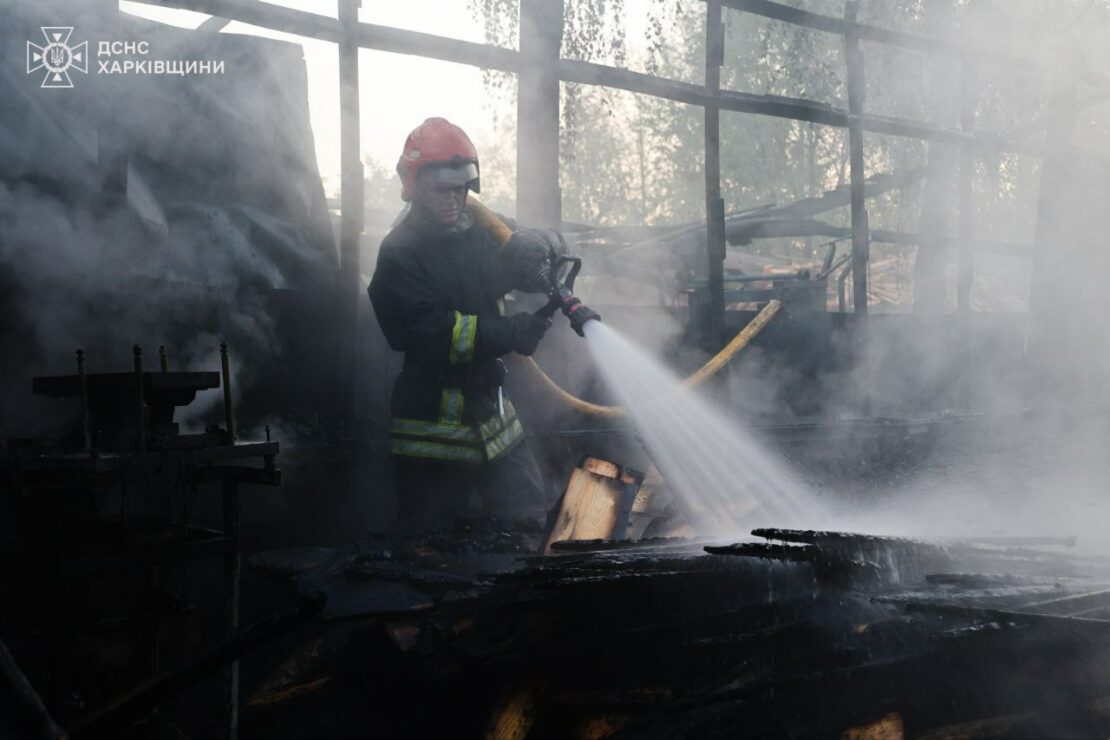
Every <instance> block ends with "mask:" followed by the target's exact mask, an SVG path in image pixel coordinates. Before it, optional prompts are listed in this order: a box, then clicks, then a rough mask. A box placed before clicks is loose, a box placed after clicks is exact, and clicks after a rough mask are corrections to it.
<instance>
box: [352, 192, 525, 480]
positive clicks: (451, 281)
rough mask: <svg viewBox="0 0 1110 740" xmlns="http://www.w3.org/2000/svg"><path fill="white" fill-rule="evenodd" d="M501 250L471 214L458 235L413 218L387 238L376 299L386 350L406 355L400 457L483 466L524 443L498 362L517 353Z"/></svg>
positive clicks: (398, 403) (396, 394) (399, 383)
mask: <svg viewBox="0 0 1110 740" xmlns="http://www.w3.org/2000/svg"><path fill="white" fill-rule="evenodd" d="M499 249H500V246H499V244H498V243H497V241H496V239H495V238H494V237H493V235H492V234H490V233H489V232H488V231H486V230H485V229H483V228H481V227H480V226H476V225H474V219H473V218H472V217H471V216H470V213H469V212H468V211H464V212H463V217H462V218H461V219H460V222H459V224H458V225H457V226H456V227H454V228H452V229H451V230H444V229H442V228H439V227H436V226H434V225H430V224H425V223H423V222H421V221H420V219H418V218H415V217H414V216H413V214H412V213H410V214H409V215H408V216H407V217H406V218H405V219H404V220H403V221H402V222H401V223H400V224H398V225H397V226H396V227H395V228H394V229H393V230H392V231H390V232H389V234H387V235H386V237H385V239H384V240H382V246H381V251H380V252H379V254H378V264H377V268H376V269H375V271H374V277H373V279H372V280H371V281H370V288H369V293H370V301H371V303H372V304H373V306H374V311H375V313H376V314H377V318H378V323H379V325H380V326H381V328H382V332H383V333H384V334H385V338H386V340H387V341H388V342H389V346H390V347H391V348H393V349H394V350H397V351H400V352H404V353H405V361H404V369H403V370H402V372H401V374H400V375H399V376H398V377H397V380H396V381H395V382H394V385H393V396H392V400H391V404H390V410H391V415H392V421H391V428H390V450H391V452H392V453H393V454H395V455H399V456H403V457H405V458H417V459H424V460H433V461H438V462H447V463H458V464H468V465H483V464H485V463H488V462H492V461H493V460H496V459H497V458H499V457H501V456H502V455H504V454H505V453H506V452H508V451H509V450H510V449H511V448H512V447H513V446H514V445H516V444H517V443H518V442H519V441H520V440H521V439H522V438H523V436H524V430H523V429H522V428H521V426H520V422H519V421H518V420H517V416H516V412H515V410H514V409H513V406H512V404H511V403H509V401H508V399H507V398H505V397H504V396H502V398H503V401H502V405H501V406H499V403H498V385H499V384H500V383H499V379H498V378H497V375H498V363H497V358H499V357H501V356H502V355H505V354H508V353H509V352H511V351H512V349H513V332H512V327H511V325H510V323H509V320H508V319H507V318H505V317H504V316H503V315H502V304H501V303H500V300H501V299H502V297H503V296H504V295H505V293H507V292H508V290H509V288H508V285H507V281H506V279H505V277H504V276H503V274H502V273H503V270H502V269H501V267H500V265H499V263H498V261H497V258H496V255H497V252H498V250H499ZM502 408H503V415H502V413H501V409H502Z"/></svg>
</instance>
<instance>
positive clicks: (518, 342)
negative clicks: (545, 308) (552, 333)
mask: <svg viewBox="0 0 1110 740" xmlns="http://www.w3.org/2000/svg"><path fill="white" fill-rule="evenodd" d="M509 321H510V322H511V324H512V327H513V349H514V350H516V352H517V353H518V354H522V355H524V356H525V357H527V356H529V355H531V354H532V353H533V352H535V351H536V347H537V346H538V345H539V343H540V340H541V339H543V335H544V332H546V331H547V329H548V327H550V326H551V322H550V321H548V320H547V319H545V318H542V317H540V316H535V315H534V314H530V313H528V312H527V311H521V312H520V313H516V314H513V315H512V316H510V317H509Z"/></svg>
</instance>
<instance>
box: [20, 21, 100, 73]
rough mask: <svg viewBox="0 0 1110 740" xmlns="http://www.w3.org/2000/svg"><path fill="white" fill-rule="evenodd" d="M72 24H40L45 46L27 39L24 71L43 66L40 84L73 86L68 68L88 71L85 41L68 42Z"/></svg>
mask: <svg viewBox="0 0 1110 740" xmlns="http://www.w3.org/2000/svg"><path fill="white" fill-rule="evenodd" d="M72 34H73V26H43V27H42V35H43V36H44V37H45V38H46V46H39V45H37V44H33V43H31V42H30V41H28V42H27V74H31V73H33V72H37V71H39V70H40V69H45V70H46V73H45V76H44V77H43V79H42V87H73V80H72V79H71V78H70V76H69V71H70V70H71V69H75V70H77V71H78V72H82V73H84V74H88V72H89V42H88V41H82V42H81V43H79V44H77V45H76V46H70V45H69V37H70V36H71V35H72Z"/></svg>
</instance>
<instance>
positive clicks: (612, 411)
mask: <svg viewBox="0 0 1110 740" xmlns="http://www.w3.org/2000/svg"><path fill="white" fill-rule="evenodd" d="M467 204H468V205H469V206H470V210H471V212H472V213H473V214H474V217H475V218H476V219H477V221H478V223H479V224H480V225H481V226H482V227H483V228H485V229H486V230H487V231H489V232H490V233H491V234H493V235H494V236H495V237H496V238H497V241H498V242H499V243H501V244H504V243H505V242H507V241H508V240H509V237H510V236H512V233H513V232H512V230H511V229H509V227H508V225H506V224H505V222H504V221H502V220H501V219H500V218H498V217H497V214H495V213H494V212H493V211H491V210H490V209H488V208H486V207H485V206H484V205H482V204H481V203H480V202H479V201H478V200H477V199H475V198H474V197H469V198H467ZM781 308H782V301H779V300H777V299H773V300H771V301H770V302H769V303H768V304H767V305H766V306H764V308H763V310H762V311H760V312H759V313H758V314H756V316H755V318H753V319H752V320H751V321H749V322H748V324H747V326H745V327H744V328H743V329H741V330H740V332H739V333H738V334H737V335H736V336H735V337H733V338H732V340H731V341H730V342H729V343H728V344H726V345H725V346H724V347H723V348H722V349H721V351H720V352H718V353H717V354H715V355H714V356H713V357H711V358H709V360H708V361H707V362H706V363H705V364H704V365H702V366H701V367H700V368H698V369H697V370H695V371H694V372H693V373H692V374H691V375H690V376H689V377H687V378H686V379H685V380H683V381H682V384H683V385H684V386H686V387H687V388H696V387H697V386H699V385H701V384H702V383H704V382H705V381H707V380H709V379H710V378H712V377H713V376H714V375H716V374H717V373H718V372H720V370H721V368H723V367H724V366H725V365H727V364H728V362H729V360H731V359H732V358H733V357H735V356H736V354H737V353H739V352H740V350H742V349H744V347H746V346H748V343H749V342H751V341H752V339H754V338H755V337H756V336H757V335H758V334H759V332H761V331H763V327H765V326H767V324H768V323H770V321H771V319H772V318H774V316H775V314H777V313H778V312H779V310H780V309H781ZM524 359H525V364H527V365H529V366H530V367H531V368H532V370H533V371H534V372H535V373H536V375H537V376H539V378H540V380H542V381H543V383H544V385H546V386H547V387H548V388H549V389H550V390H551V391H552V393H554V394H555V395H556V396H557V397H558V398H559V399H560V400H562V401H563V402H564V403H565V404H567V405H568V406H570V407H571V408H573V409H574V410H575V411H578V412H581V413H583V414H586V415H588V416H609V417H615V416H624V413H625V411H624V408H623V407H621V406H602V405H600V404H596V403H590V402H589V401H586V400H584V399H581V398H579V397H578V396H575V395H574V394H572V393H570V392H568V391H567V390H565V389H563V388H562V387H561V386H560V385H559V384H558V383H556V382H555V381H554V380H552V379H551V377H550V376H549V375H548V374H547V373H545V372H544V371H543V368H542V367H540V366H539V364H538V363H537V362H536V361H535V360H534V359H532V358H531V357H526V358H524Z"/></svg>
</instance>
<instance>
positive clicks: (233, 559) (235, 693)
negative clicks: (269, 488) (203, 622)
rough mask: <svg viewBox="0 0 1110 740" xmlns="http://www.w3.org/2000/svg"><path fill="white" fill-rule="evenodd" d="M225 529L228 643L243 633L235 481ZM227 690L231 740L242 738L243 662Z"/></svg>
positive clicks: (234, 666)
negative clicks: (240, 620)
mask: <svg viewBox="0 0 1110 740" xmlns="http://www.w3.org/2000/svg"><path fill="white" fill-rule="evenodd" d="M221 485H222V496H223V526H224V536H225V537H227V538H228V543H227V545H226V546H225V547H226V549H225V550H224V620H225V627H226V630H227V639H228V641H231V640H234V639H235V635H236V633H237V632H238V631H239V587H240V576H241V572H240V569H241V567H242V563H241V560H240V539H239V530H240V527H239V491H238V486H237V484H236V482H235V481H234V480H224V481H223V483H222V484H221ZM224 680H225V682H226V687H227V714H226V721H227V738H228V740H236V738H238V737H239V661H238V660H234V661H232V662H231V664H230V665H229V666H228V668H227V671H226V672H225V674H224Z"/></svg>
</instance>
